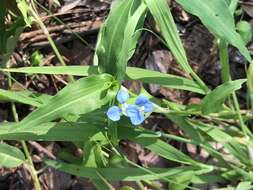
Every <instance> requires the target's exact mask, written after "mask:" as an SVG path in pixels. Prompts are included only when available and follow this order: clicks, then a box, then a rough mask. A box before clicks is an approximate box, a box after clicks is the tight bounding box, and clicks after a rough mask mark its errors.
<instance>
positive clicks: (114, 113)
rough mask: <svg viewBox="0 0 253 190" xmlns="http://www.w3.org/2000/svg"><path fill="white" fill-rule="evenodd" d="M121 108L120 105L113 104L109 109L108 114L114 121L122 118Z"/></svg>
mask: <svg viewBox="0 0 253 190" xmlns="http://www.w3.org/2000/svg"><path fill="white" fill-rule="evenodd" d="M120 114H121V109H120V108H119V107H118V106H112V107H110V108H109V109H108V111H107V113H106V115H107V117H108V118H109V119H110V120H112V121H119V120H120Z"/></svg>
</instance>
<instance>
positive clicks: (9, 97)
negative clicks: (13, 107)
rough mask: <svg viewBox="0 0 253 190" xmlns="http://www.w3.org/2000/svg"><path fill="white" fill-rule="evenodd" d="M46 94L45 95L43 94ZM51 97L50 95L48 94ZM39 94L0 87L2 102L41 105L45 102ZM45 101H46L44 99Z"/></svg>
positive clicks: (0, 99) (0, 100)
mask: <svg viewBox="0 0 253 190" xmlns="http://www.w3.org/2000/svg"><path fill="white" fill-rule="evenodd" d="M43 96H44V95H43ZM46 97H47V98H50V96H46ZM41 100H42V99H41V98H38V95H37V94H34V93H32V92H30V91H10V90H3V89H0V102H18V103H22V104H27V105H32V106H34V107H40V106H41V105H42V104H43V101H41ZM44 102H45V101H44Z"/></svg>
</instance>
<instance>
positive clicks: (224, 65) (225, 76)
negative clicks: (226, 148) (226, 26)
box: [219, 39, 252, 137]
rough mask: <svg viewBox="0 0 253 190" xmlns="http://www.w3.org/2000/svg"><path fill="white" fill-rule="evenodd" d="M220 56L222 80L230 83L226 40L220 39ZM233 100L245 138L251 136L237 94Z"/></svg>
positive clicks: (233, 95) (233, 94) (233, 96)
mask: <svg viewBox="0 0 253 190" xmlns="http://www.w3.org/2000/svg"><path fill="white" fill-rule="evenodd" d="M219 56H220V64H221V78H222V82H228V81H231V75H230V67H229V56H228V44H227V42H226V41H225V40H222V39H220V40H219ZM232 99H233V103H234V106H235V112H236V114H237V116H238V119H239V124H240V127H241V129H242V131H243V134H244V136H245V137H247V136H251V137H252V133H251V132H250V130H249V129H248V127H247V126H246V125H245V123H244V121H243V117H242V114H241V110H240V106H239V102H238V99H237V96H236V94H235V92H233V93H232Z"/></svg>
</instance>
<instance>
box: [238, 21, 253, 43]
mask: <svg viewBox="0 0 253 190" xmlns="http://www.w3.org/2000/svg"><path fill="white" fill-rule="evenodd" d="M236 28H237V31H238V33H239V34H240V35H241V37H242V39H243V40H244V42H245V44H248V43H249V42H250V41H251V39H252V32H253V31H252V26H251V24H250V23H249V22H247V21H244V20H242V21H240V22H238V23H237V24H236Z"/></svg>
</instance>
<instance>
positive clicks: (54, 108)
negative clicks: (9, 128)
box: [17, 74, 117, 128]
mask: <svg viewBox="0 0 253 190" xmlns="http://www.w3.org/2000/svg"><path fill="white" fill-rule="evenodd" d="M113 85H114V84H113V78H112V77H111V76H110V75H107V74H103V75H97V76H96V75H94V76H90V77H87V78H83V79H80V80H78V81H76V82H74V83H72V84H70V85H68V86H67V87H65V88H64V89H63V90H61V91H60V92H59V93H57V94H56V95H55V96H54V97H52V98H50V99H49V101H48V102H47V103H46V104H44V105H43V106H40V107H39V108H38V109H37V110H35V111H34V112H32V113H31V114H29V115H28V116H27V117H26V118H25V119H23V120H22V121H21V122H20V123H19V124H17V126H18V127H22V128H29V127H32V126H34V125H39V124H42V123H45V122H49V121H52V120H55V119H58V118H60V117H64V116H66V115H67V114H74V115H75V114H79V115H80V114H85V113H88V112H91V111H94V110H96V109H98V108H100V107H102V106H103V105H105V104H107V103H108V102H109V101H110V99H111V98H112V97H111V96H112V94H111V93H110V92H109V91H110V90H116V89H117V88H116V89H114V86H113Z"/></svg>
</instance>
